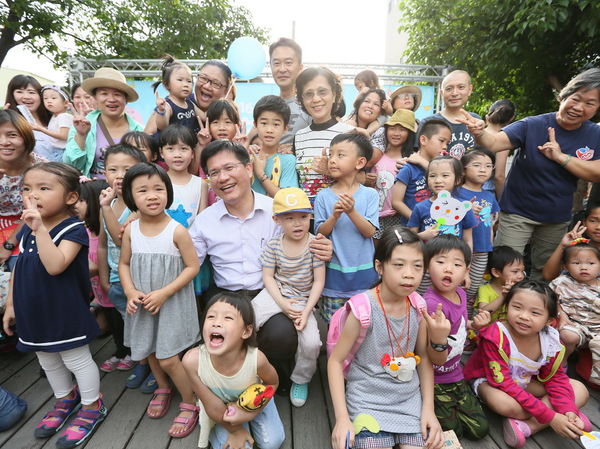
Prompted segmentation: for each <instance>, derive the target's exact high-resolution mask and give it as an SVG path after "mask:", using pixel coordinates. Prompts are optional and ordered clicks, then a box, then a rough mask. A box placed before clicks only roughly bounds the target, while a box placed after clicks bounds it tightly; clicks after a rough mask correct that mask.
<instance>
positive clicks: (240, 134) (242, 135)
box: [233, 124, 249, 150]
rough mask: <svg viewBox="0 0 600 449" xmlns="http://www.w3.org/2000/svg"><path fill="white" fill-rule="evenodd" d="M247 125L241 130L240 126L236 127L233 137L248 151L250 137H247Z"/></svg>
mask: <svg viewBox="0 0 600 449" xmlns="http://www.w3.org/2000/svg"><path fill="white" fill-rule="evenodd" d="M245 131H246V125H245V124H244V125H243V128H242V129H241V130H240V125H235V136H234V137H233V141H234V142H237V143H239V144H240V145H242V146H243V147H244V148H245V149H246V150H247V149H248V143H249V141H248V136H247V135H246V132H245Z"/></svg>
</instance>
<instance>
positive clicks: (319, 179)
mask: <svg viewBox="0 0 600 449" xmlns="http://www.w3.org/2000/svg"><path fill="white" fill-rule="evenodd" d="M296 92H297V98H298V100H297V101H298V102H299V103H300V106H301V108H302V110H303V111H305V112H306V113H307V114H308V115H310V117H311V118H312V123H311V124H310V125H309V126H308V127H306V128H304V129H301V130H300V131H298V132H297V133H296V137H295V139H294V148H295V150H296V169H297V170H298V175H299V180H300V188H302V189H303V190H304V191H305V192H306V194H307V195H308V198H309V199H310V202H311V204H313V203H314V200H315V196H316V195H317V193H318V192H319V191H320V190H322V189H324V188H326V187H329V186H330V185H331V178H330V176H329V170H328V168H327V157H326V151H327V147H329V144H330V142H331V139H333V138H334V137H335V136H337V135H338V134H341V133H345V132H348V131H350V130H352V129H354V127H353V126H351V125H349V124H347V123H340V122H338V121H337V119H336V118H335V113H336V112H337V109H338V107H339V105H340V102H341V100H342V82H341V80H340V78H339V76H337V75H336V74H335V73H333V72H332V71H331V70H330V69H328V68H327V67H310V68H308V69H306V70H304V71H303V72H302V73H300V75H299V76H298V79H297V80H296Z"/></svg>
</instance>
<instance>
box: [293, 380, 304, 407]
mask: <svg viewBox="0 0 600 449" xmlns="http://www.w3.org/2000/svg"><path fill="white" fill-rule="evenodd" d="M307 398H308V384H297V383H295V382H294V383H292V388H290V401H291V402H292V405H293V406H294V407H302V406H303V405H304V404H305V403H306V399H307Z"/></svg>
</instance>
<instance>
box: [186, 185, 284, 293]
mask: <svg viewBox="0 0 600 449" xmlns="http://www.w3.org/2000/svg"><path fill="white" fill-rule="evenodd" d="M272 217H273V199H272V198H270V197H268V196H265V195H261V194H259V193H254V208H253V211H252V212H251V213H250V215H248V217H246V219H244V220H241V219H240V218H238V217H236V216H234V215H231V214H230V213H229V212H228V211H227V208H226V207H225V202H224V201H218V202H216V203H215V204H213V205H212V206H210V207H207V208H206V209H204V210H203V211H202V212H201V213H200V215H198V216H197V217H196V219H195V220H194V223H193V225H192V227H191V228H190V235H191V236H192V241H193V242H194V247H195V248H196V253H198V258H199V259H200V263H202V262H203V261H204V259H205V258H206V256H207V255H209V256H210V261H211V263H212V266H213V268H214V279H215V283H216V284H217V287H220V288H224V289H227V290H240V289H246V290H258V289H261V288H263V281H262V265H261V263H260V260H259V258H260V255H261V254H262V251H263V248H264V247H265V246H266V244H267V242H268V241H269V240H271V239H272V238H273V237H275V236H277V235H279V234H281V228H280V227H279V226H277V225H276V224H275V222H274V221H273V218H272Z"/></svg>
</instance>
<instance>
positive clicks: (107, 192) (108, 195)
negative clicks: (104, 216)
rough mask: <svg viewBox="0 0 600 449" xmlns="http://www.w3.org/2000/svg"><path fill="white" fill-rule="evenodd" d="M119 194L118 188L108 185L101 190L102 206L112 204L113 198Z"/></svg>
mask: <svg viewBox="0 0 600 449" xmlns="http://www.w3.org/2000/svg"><path fill="white" fill-rule="evenodd" d="M116 196H117V190H116V189H113V188H112V187H107V188H106V189H104V190H103V191H102V192H100V198H99V200H100V207H104V206H110V203H111V202H112V200H114V199H115V197H116Z"/></svg>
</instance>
